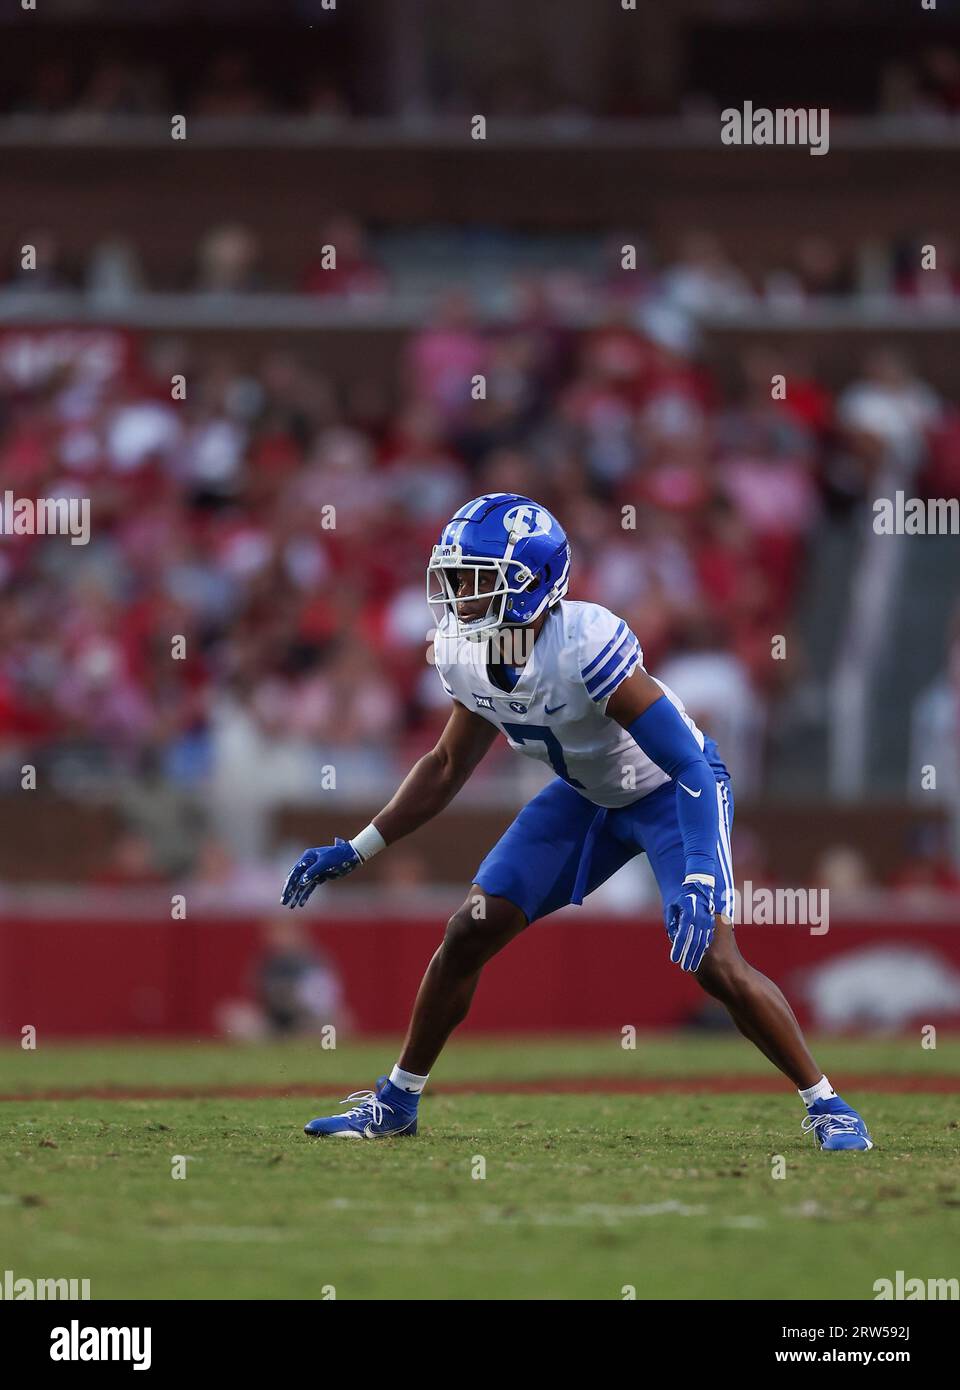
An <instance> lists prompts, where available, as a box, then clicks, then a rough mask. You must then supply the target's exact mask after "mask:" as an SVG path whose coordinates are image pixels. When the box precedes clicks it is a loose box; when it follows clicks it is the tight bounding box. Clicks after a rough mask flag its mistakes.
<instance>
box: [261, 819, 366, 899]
mask: <svg viewBox="0 0 960 1390" xmlns="http://www.w3.org/2000/svg"><path fill="white" fill-rule="evenodd" d="M362 863H363V860H362V859H361V858H360V856H359V854H358V853H357V851H356V850H355V849H354V847H353V845H351V844H350V843H349V841H347V840H341V839H340V837H339V836H338V837H337V839H336V840H335V841H334V843H333V844H332V845H323V846H321V848H319V849H308V850H306V852H305V853H304V854H303V855H302V856H301V857H300V858H299V859H298V860H297V862H296V864H294V866H293V868H292V869H291V870H290V874H289V876H288V878H287V881H286V883H285V884H284V885H283V894H282V896H281V898H280V901H281V903H282V904H283V906H284V907H303V905H304V903H305V902H306V901H307V899H308V898H309V896H310V894H311V893H312V892H313V890H314V888H316V886H317V884H318V883H326V882H327V880H328V879H331V878H343V876H344V874H351V873H353V871H354V869H356V868H359V866H360V865H361V864H362Z"/></svg>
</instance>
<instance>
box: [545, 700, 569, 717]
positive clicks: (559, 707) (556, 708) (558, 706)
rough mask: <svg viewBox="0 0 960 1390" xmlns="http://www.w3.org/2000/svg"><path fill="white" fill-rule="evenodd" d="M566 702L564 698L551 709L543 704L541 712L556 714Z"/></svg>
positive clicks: (563, 707)
mask: <svg viewBox="0 0 960 1390" xmlns="http://www.w3.org/2000/svg"><path fill="white" fill-rule="evenodd" d="M566 704H567V702H566V700H564V702H563V704H562V705H554V707H553V709H551V708H550V706H549V705H544V707H543V712H544V714H556V712H557V710H558V709H565V708H566Z"/></svg>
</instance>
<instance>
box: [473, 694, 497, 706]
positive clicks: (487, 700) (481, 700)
mask: <svg viewBox="0 0 960 1390" xmlns="http://www.w3.org/2000/svg"><path fill="white" fill-rule="evenodd" d="M473 698H474V699H475V700H476V702H477V708H478V709H493V700H492V698H491V697H490V696H489V695H478V694H477V692H476V691H474V692H473Z"/></svg>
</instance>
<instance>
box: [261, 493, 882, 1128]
mask: <svg viewBox="0 0 960 1390" xmlns="http://www.w3.org/2000/svg"><path fill="white" fill-rule="evenodd" d="M569 573H570V547H569V544H568V542H567V537H566V535H565V533H564V531H563V528H562V527H561V526H560V524H559V522H558V521H557V519H556V518H555V517H554V516H552V515H551V513H550V512H549V511H548V510H547V509H546V508H545V507H541V506H539V505H538V504H537V503H536V502H533V501H531V500H530V498H528V497H520V496H518V495H516V494H514V493H491V494H488V495H486V496H484V497H478V498H476V499H475V500H474V501H472V502H468V503H467V504H466V506H464V507H461V508H460V510H459V511H458V512H457V514H456V515H455V516H454V517H453V519H452V520H451V521H450V522H449V523H448V524H447V525H446V526H445V527H444V529H443V532H442V534H441V536H440V541H439V543H438V544H437V545H435V546H434V548H433V554H432V556H431V558H430V563H429V566H428V569H427V600H428V602H429V603H430V604H431V605H433V607H434V608H435V610H438V611H439V616H438V626H437V633H436V638H435V643H434V650H435V659H436V667H437V671H438V673H439V676H440V680H441V681H442V683H443V687H444V690H445V691H446V692H447V694H448V695H449V696H450V698H451V700H452V701H453V708H452V711H451V714H450V718H449V721H448V723H447V725H446V727H445V729H444V731H443V734H442V735H441V737H440V741H439V743H438V744H437V746H436V747H435V748H434V749H433V751H432V752H430V753H427V754H426V755H425V756H424V757H423V758H421V759H420V761H419V762H418V763H416V764H415V766H414V767H413V768H412V769H411V771H410V773H409V774H408V775H407V777H406V779H405V781H404V782H403V783H402V785H401V786H400V788H399V790H398V791H397V793H396V795H395V796H394V797H393V800H392V801H390V803H389V804H388V805H387V806H386V807H384V809H383V810H382V811H381V812H380V813H379V814H378V815H377V816H375V817H374V819H373V822H372V823H371V824H370V825H368V826H367V827H366V829H364V830H361V831H360V833H359V834H358V835H355V836H354V838H353V839H352V840H342V839H337V840H336V842H335V843H334V844H333V845H326V846H324V847H322V848H317V849H308V850H307V851H306V853H305V854H303V855H302V857H301V858H300V859H299V860H298V861H297V863H296V864H295V865H294V867H293V869H292V870H291V873H290V875H289V877H288V879H287V882H286V885H285V886H284V890H283V898H282V901H283V902H284V903H285V904H286V905H287V906H289V907H301V906H303V904H304V903H306V902H307V900H308V899H309V897H310V895H311V893H312V892H313V891H314V889H315V888H316V887H317V885H318V884H321V883H326V882H327V881H328V880H330V879H335V878H341V877H343V875H345V874H349V873H353V872H354V870H356V869H358V868H359V867H360V866H361V865H362V864H365V863H366V862H367V860H368V859H371V858H372V857H373V856H374V855H375V854H379V853H380V851H381V850H383V849H386V848H387V846H388V845H392V844H393V843H394V841H396V840H399V839H401V838H402V837H403V836H404V835H409V834H410V832H411V831H413V830H416V829H417V828H418V827H419V826H421V825H423V824H424V823H425V822H426V821H428V820H430V819H431V818H432V817H434V816H436V815H438V814H439V813H440V812H441V811H442V810H443V809H444V807H445V806H447V805H448V804H449V802H450V801H451V800H452V798H453V797H454V796H455V795H456V794H457V792H458V791H459V790H460V788H461V787H462V786H463V785H464V783H465V782H466V781H467V779H468V778H469V776H470V774H471V773H472V772H473V770H474V768H475V767H476V766H477V764H478V763H479V762H480V760H481V758H482V757H483V756H484V754H485V753H486V752H487V750H488V749H489V748H490V746H491V744H492V743H493V742H494V740H495V739H496V738H497V737H498V735H502V736H503V737H504V738H506V740H507V742H508V743H509V744H510V747H511V748H514V749H516V750H517V752H519V753H523V754H525V755H526V756H527V757H531V758H537V759H539V760H540V761H541V762H543V763H546V764H547V765H548V766H549V767H550V768H552V770H553V772H554V774H555V776H554V778H553V780H552V781H550V782H549V783H548V785H547V786H546V787H544V789H543V790H542V791H541V792H539V793H538V795H536V796H535V797H534V798H533V800H532V801H530V802H529V804H528V805H527V806H525V807H524V808H523V810H522V811H521V812H520V814H519V815H518V816H517V818H516V820H515V821H514V822H513V824H512V825H511V826H510V828H509V829H508V830H507V831H506V833H505V834H504V835H503V837H502V838H501V839H500V841H499V842H498V843H497V844H496V845H495V846H494V848H493V849H492V850H491V851H490V853H489V854H488V855H487V857H486V858H485V859H484V860H483V862H482V864H481V865H480V867H479V869H478V870H477V872H476V874H475V876H474V882H473V886H472V887H471V889H470V892H469V894H468V896H467V899H466V901H465V902H464V904H463V906H462V907H460V908H459V909H458V911H456V912H455V913H454V914H453V916H452V917H451V918H450V921H449V922H448V924H447V929H446V933H445V936H444V939H443V942H442V944H441V946H440V948H439V949H438V950H437V952H436V954H435V955H434V957H433V959H432V960H431V962H430V964H429V966H428V967H427V971H426V974H425V975H424V977H423V982H422V984H421V986H420V990H419V993H418V994H417V998H416V1001H415V1003H414V1007H413V1015H412V1017H411V1020H410V1025H409V1030H408V1032H407V1036H406V1040H405V1042H404V1045H403V1050H402V1052H401V1054H400V1057H399V1059H398V1061H397V1064H396V1066H395V1067H394V1068H393V1070H392V1072H391V1073H390V1075H389V1077H381V1078H380V1080H379V1082H378V1083H377V1087H376V1090H374V1091H362V1092H357V1093H355V1094H354V1095H352V1096H350V1097H348V1098H347V1101H345V1102H344V1104H349V1105H350V1109H348V1110H347V1111H346V1112H345V1113H343V1114H340V1115H335V1116H330V1117H324V1118H320V1119H315V1120H311V1121H310V1122H309V1124H307V1125H306V1133H307V1134H312V1135H317V1136H331V1137H339V1138H345V1139H379V1138H386V1137H388V1136H394V1135H412V1134H415V1133H416V1130H417V1107H418V1104H419V1100H420V1096H421V1093H422V1092H423V1089H424V1087H425V1086H426V1084H427V1078H428V1076H429V1073H430V1071H431V1069H432V1067H433V1065H434V1063H435V1062H436V1060H437V1058H438V1056H439V1055H440V1052H441V1049H442V1048H443V1046H444V1044H445V1043H446V1041H447V1038H448V1037H449V1036H450V1034H451V1032H452V1031H453V1029H454V1028H456V1026H457V1024H458V1023H460V1022H461V1021H462V1020H463V1018H464V1017H465V1016H466V1014H467V1011H468V1009H469V1007H470V1001H471V999H472V997H473V992H474V990H475V989H476V987H477V982H478V980H479V978H480V972H481V971H482V969H483V967H484V965H485V964H486V962H487V961H488V960H490V958H491V957H492V956H493V955H495V954H496V952H498V951H500V950H502V949H503V947H504V946H506V945H507V943H508V942H510V941H512V940H513V938H514V937H515V936H517V935H518V933H520V932H522V931H524V930H525V929H526V928H527V927H528V926H530V924H531V923H532V922H537V921H539V920H540V919H541V918H543V917H546V916H548V915H549V914H550V913H551V912H555V911H556V910H557V909H558V908H561V907H565V906H566V905H567V904H568V903H581V902H582V901H583V899H584V898H585V897H586V896H587V895H588V894H589V893H591V892H593V890H594V889H595V888H597V887H598V886H599V885H600V884H601V883H603V882H605V880H606V879H608V878H609V877H610V876H611V874H614V873H616V871H617V870H618V869H619V868H621V866H622V865H623V864H625V863H626V862H627V861H628V860H630V859H632V858H633V857H634V856H635V855H638V854H641V853H645V854H646V855H647V857H648V859H649V861H650V865H651V867H652V869H653V872H654V874H655V876H656V879H657V884H658V886H659V889H660V893H661V896H662V899H663V905H664V921H665V925H666V930H667V938H668V942H669V953H670V960H671V961H672V962H673V964H674V965H675V966H678V967H679V968H680V969H681V970H685V971H689V972H690V973H691V974H692V975H693V977H694V978H695V979H696V980H697V982H698V983H699V984H700V986H701V987H702V988H703V989H704V990H706V991H707V993H708V994H711V995H713V997H714V998H716V999H719V1000H720V1001H721V1002H722V1003H723V1004H724V1005H725V1006H726V1008H727V1010H728V1012H729V1013H730V1016H731V1017H732V1019H733V1021H734V1023H735V1024H736V1026H737V1028H738V1029H739V1030H740V1032H741V1033H743V1034H744V1036H745V1037H747V1038H749V1039H750V1041H751V1042H753V1043H754V1044H755V1045H756V1046H757V1047H758V1048H759V1049H760V1051H761V1052H762V1053H763V1054H764V1055H765V1056H766V1057H768V1058H769V1059H770V1061H771V1062H772V1063H773V1064H774V1066H776V1067H778V1068H779V1069H780V1071H781V1072H783V1074H784V1075H785V1076H786V1077H788V1078H789V1080H790V1081H791V1082H792V1083H793V1084H794V1086H796V1087H797V1089H798V1090H799V1092H800V1096H801V1099H802V1100H803V1102H804V1104H805V1105H806V1107H807V1118H806V1119H805V1120H804V1121H803V1127H804V1128H805V1129H807V1130H812V1131H813V1133H814V1135H815V1136H816V1140H817V1142H818V1144H819V1146H820V1148H822V1149H828V1150H837V1149H870V1148H872V1142H871V1139H870V1136H869V1134H868V1132H867V1128H866V1125H865V1124H864V1122H863V1120H862V1119H861V1118H860V1116H859V1115H858V1114H857V1112H856V1111H855V1110H853V1109H852V1108H851V1106H849V1105H848V1104H846V1102H845V1101H843V1100H842V1099H841V1098H840V1096H838V1095H837V1094H836V1092H835V1091H834V1090H833V1088H832V1087H831V1085H830V1082H829V1081H828V1080H827V1078H826V1076H824V1074H823V1072H822V1071H821V1069H820V1067H818V1066H817V1064H816V1063H815V1062H814V1060H813V1058H812V1056H811V1055H810V1052H809V1051H808V1049H807V1045H806V1043H805V1041H804V1038H803V1034H802V1033H801V1031H800V1027H799V1025H798V1023H797V1020H796V1018H795V1017H794V1014H793V1011H792V1010H791V1008H790V1005H789V1004H788V1003H787V1000H786V999H785V998H784V996H783V994H782V993H781V991H780V990H779V989H778V988H777V986H776V985H775V984H774V983H773V982H772V981H771V980H768V979H767V978H766V977H765V976H764V975H761V974H760V973H759V971H757V970H755V969H754V968H753V967H752V966H751V965H748V964H747V962H746V961H745V960H744V958H743V956H742V955H741V954H740V951H739V950H738V948H737V943H736V939H735V936H734V930H733V914H734V896H733V892H734V885H733V866H732V862H731V852H730V828H731V824H732V821H733V792H732V789H731V785H730V774H729V772H728V771H727V769H726V767H725V766H724V764H723V762H722V760H721V758H720V753H719V750H718V749H717V745H716V743H715V742H714V741H713V739H711V738H706V737H704V735H703V734H702V733H701V731H700V730H699V729H698V728H697V726H696V725H695V724H694V722H693V721H692V720H691V719H690V717H689V716H688V715H687V714H686V712H685V710H684V707H683V704H682V703H681V701H680V699H679V698H678V697H677V696H676V695H675V694H674V692H673V691H672V690H669V689H668V688H667V687H666V686H665V685H663V684H662V682H660V681H658V680H656V679H655V677H653V676H651V675H650V674H649V673H648V672H647V671H646V670H645V669H644V666H643V653H642V652H641V650H640V644H639V643H638V641H637V639H636V637H635V636H634V634H633V633H632V632H631V631H630V628H629V627H628V626H627V624H626V623H625V622H624V621H623V620H622V619H620V618H618V617H616V615H615V614H613V613H611V612H609V611H608V610H607V609H606V608H603V607H601V606H600V605H599V604H596V603H575V602H571V601H568V600H566V599H565V598H564V595H565V594H566V592H567V587H568V583H569Z"/></svg>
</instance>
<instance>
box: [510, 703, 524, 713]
mask: <svg viewBox="0 0 960 1390" xmlns="http://www.w3.org/2000/svg"><path fill="white" fill-rule="evenodd" d="M510 708H511V709H512V710H513V712H514V714H526V712H527V708H528V706H527V705H522V704H521V703H520V701H519V700H511V701H510Z"/></svg>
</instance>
